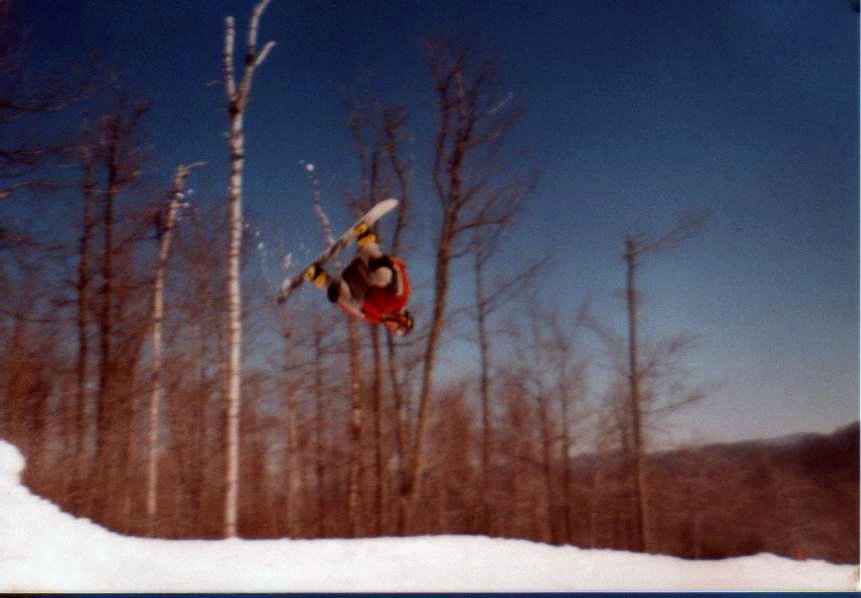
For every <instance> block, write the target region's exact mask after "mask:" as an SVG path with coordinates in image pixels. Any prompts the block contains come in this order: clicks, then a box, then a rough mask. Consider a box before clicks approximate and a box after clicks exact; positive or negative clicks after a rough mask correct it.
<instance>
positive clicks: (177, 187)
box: [146, 163, 200, 536]
mask: <svg viewBox="0 0 861 598" xmlns="http://www.w3.org/2000/svg"><path fill="white" fill-rule="evenodd" d="M199 165H200V163H198V164H192V165H191V166H179V167H177V169H176V175H175V177H174V180H173V190H172V191H171V197H170V203H169V204H168V207H167V216H166V217H165V222H164V229H163V230H162V231H160V233H161V246H160V247H159V254H158V264H157V266H156V271H155V280H154V282H153V303H152V370H151V384H152V391H151V393H150V403H149V427H148V434H147V437H148V439H147V440H148V451H147V484H146V486H147V501H146V504H147V525H148V533H149V535H150V536H152V535H154V534H155V522H156V520H155V515H156V507H157V496H158V442H159V426H158V419H159V410H160V408H161V393H162V388H161V349H162V338H161V325H162V318H163V316H164V277H165V273H166V271H167V260H168V256H169V255H170V244H171V240H172V238H173V227H174V223H175V221H176V215H177V212H178V210H179V208H180V206H181V205H182V189H183V187H184V185H185V180H186V179H187V178H188V174H189V172H190V171H191V169H192V168H195V167H196V166H199Z"/></svg>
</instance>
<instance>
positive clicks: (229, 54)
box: [224, 0, 275, 538]
mask: <svg viewBox="0 0 861 598" xmlns="http://www.w3.org/2000/svg"><path fill="white" fill-rule="evenodd" d="M268 4H269V0H263V1H262V2H260V3H258V4H257V5H256V6H255V7H254V11H253V13H252V16H251V23H250V25H249V26H248V48H247V53H246V56H245V69H244V71H243V75H242V80H241V81H240V84H239V87H238V88H237V86H236V79H235V78H234V73H233V44H234V21H233V17H227V19H226V20H225V35H224V83H225V89H226V91H227V100H228V106H227V115H228V118H229V121H230V135H229V137H228V145H229V147H230V180H229V182H228V197H229V202H230V245H229V248H228V255H227V262H228V265H227V319H228V324H227V326H228V338H227V343H228V355H227V368H226V377H227V434H226V437H227V438H226V445H225V455H226V460H227V463H226V474H225V492H226V495H225V501H224V534H225V536H226V537H228V538H235V537H236V536H237V520H238V512H239V405H240V401H241V394H240V388H241V383H242V373H241V369H240V366H241V360H242V296H241V292H240V285H239V275H240V257H241V255H240V253H241V246H242V229H243V224H244V223H243V219H242V169H243V167H244V165H245V154H244V151H245V135H244V133H243V129H242V124H243V115H244V112H245V108H246V106H247V105H248V98H249V94H250V92H251V81H252V79H253V78H254V70H255V69H256V68H257V67H258V66H260V64H261V63H262V62H263V60H264V59H265V58H266V56H267V55H268V54H269V51H270V50H271V49H272V47H273V46H274V45H275V44H274V42H269V43H267V44H266V46H264V48H263V50H262V51H261V52H260V53H258V52H257V29H258V26H259V23H260V15H262V14H263V11H264V10H266V6H267V5H268Z"/></svg>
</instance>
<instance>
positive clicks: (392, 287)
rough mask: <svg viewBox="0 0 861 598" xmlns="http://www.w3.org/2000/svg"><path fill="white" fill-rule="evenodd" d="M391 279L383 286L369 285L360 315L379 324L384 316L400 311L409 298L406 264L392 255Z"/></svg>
mask: <svg viewBox="0 0 861 598" xmlns="http://www.w3.org/2000/svg"><path fill="white" fill-rule="evenodd" d="M391 259H392V265H393V266H394V271H393V280H392V282H391V283H390V284H389V285H387V286H385V287H370V288H369V289H368V290H367V291H366V292H365V299H364V302H363V303H362V315H363V316H364V318H365V320H367V321H368V322H370V323H372V324H379V323H381V322H383V321H384V320H385V319H386V316H393V315H395V314H397V313H398V312H399V311H401V310H402V309H403V308H404V307H405V306H406V304H407V301H409V298H410V279H409V276H407V267H406V264H404V262H403V261H402V260H401V259H400V258H396V257H393V258H391Z"/></svg>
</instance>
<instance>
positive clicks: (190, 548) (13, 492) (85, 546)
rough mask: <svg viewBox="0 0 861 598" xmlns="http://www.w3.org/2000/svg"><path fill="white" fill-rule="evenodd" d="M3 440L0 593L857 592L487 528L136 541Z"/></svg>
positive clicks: (762, 562)
mask: <svg viewBox="0 0 861 598" xmlns="http://www.w3.org/2000/svg"><path fill="white" fill-rule="evenodd" d="M23 467H24V460H23V459H22V458H21V455H20V453H19V452H18V450H17V449H15V448H14V447H13V446H11V445H9V444H6V443H4V442H2V441H0V592H14V591H29V592H35V591H61V592H82V591H83V592H98V591H106V592H114V591H126V592H187V591H194V592H209V591H222V592H311V591H349V592H373V591H389V592H391V591H395V592H408V591H481V590H484V591H554V590H559V591H586V590H604V591H610V590H634V589H639V590H856V589H858V568H857V567H853V566H849V565H832V564H829V563H825V562H822V561H812V562H811V561H807V562H798V561H793V560H789V559H784V558H779V557H776V556H773V555H768V554H761V555H757V556H753V557H744V558H735V559H727V560H723V561H686V560H683V559H677V558H673V557H664V556H646V555H639V554H633V553H626V552H618V551H605V550H580V549H577V548H573V547H553V546H547V545H543V544H536V543H533V542H526V541H519V540H497V539H490V538H485V537H476V536H436V537H418V538H384V539H375V540H257V541H243V540H227V541H169V540H149V539H139V538H130V537H125V536H120V535H118V534H114V533H111V532H108V531H107V530H105V529H103V528H100V527H98V526H96V525H94V524H93V523H91V522H89V521H87V520H83V519H76V518H74V517H72V516H70V515H68V514H66V513H63V512H61V511H60V510H59V509H58V508H57V507H56V506H55V505H53V504H52V503H50V502H48V501H46V500H43V499H41V498H38V497H36V496H34V495H33V494H31V493H30V492H29V491H28V490H27V489H26V488H24V487H23V486H22V485H21V484H20V482H19V479H20V473H21V471H22V470H23Z"/></svg>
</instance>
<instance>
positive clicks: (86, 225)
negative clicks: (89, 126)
mask: <svg viewBox="0 0 861 598" xmlns="http://www.w3.org/2000/svg"><path fill="white" fill-rule="evenodd" d="M80 161H81V170H82V180H81V195H82V201H81V203H82V212H83V214H82V219H81V237H80V242H79V248H78V280H77V284H76V289H75V290H76V292H77V296H78V300H77V307H78V313H77V332H78V354H77V363H76V367H75V372H76V378H77V379H76V385H75V389H76V392H75V403H76V406H75V413H76V422H75V429H76V435H75V474H76V476H75V477H76V478H77V479H79V480H80V479H84V475H85V467H86V463H87V461H86V439H87V428H88V426H87V373H88V370H89V356H90V342H89V336H90V335H89V318H90V314H89V311H90V298H91V297H90V296H91V293H92V291H91V288H90V287H91V281H92V271H91V263H90V261H91V257H92V256H91V252H92V243H93V228H94V226H95V221H94V217H93V208H94V202H95V198H94V196H95V189H94V187H95V180H94V176H95V173H94V169H95V164H94V159H93V147H92V143H86V142H85V143H84V144H83V145H82V146H81V153H80Z"/></svg>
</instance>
